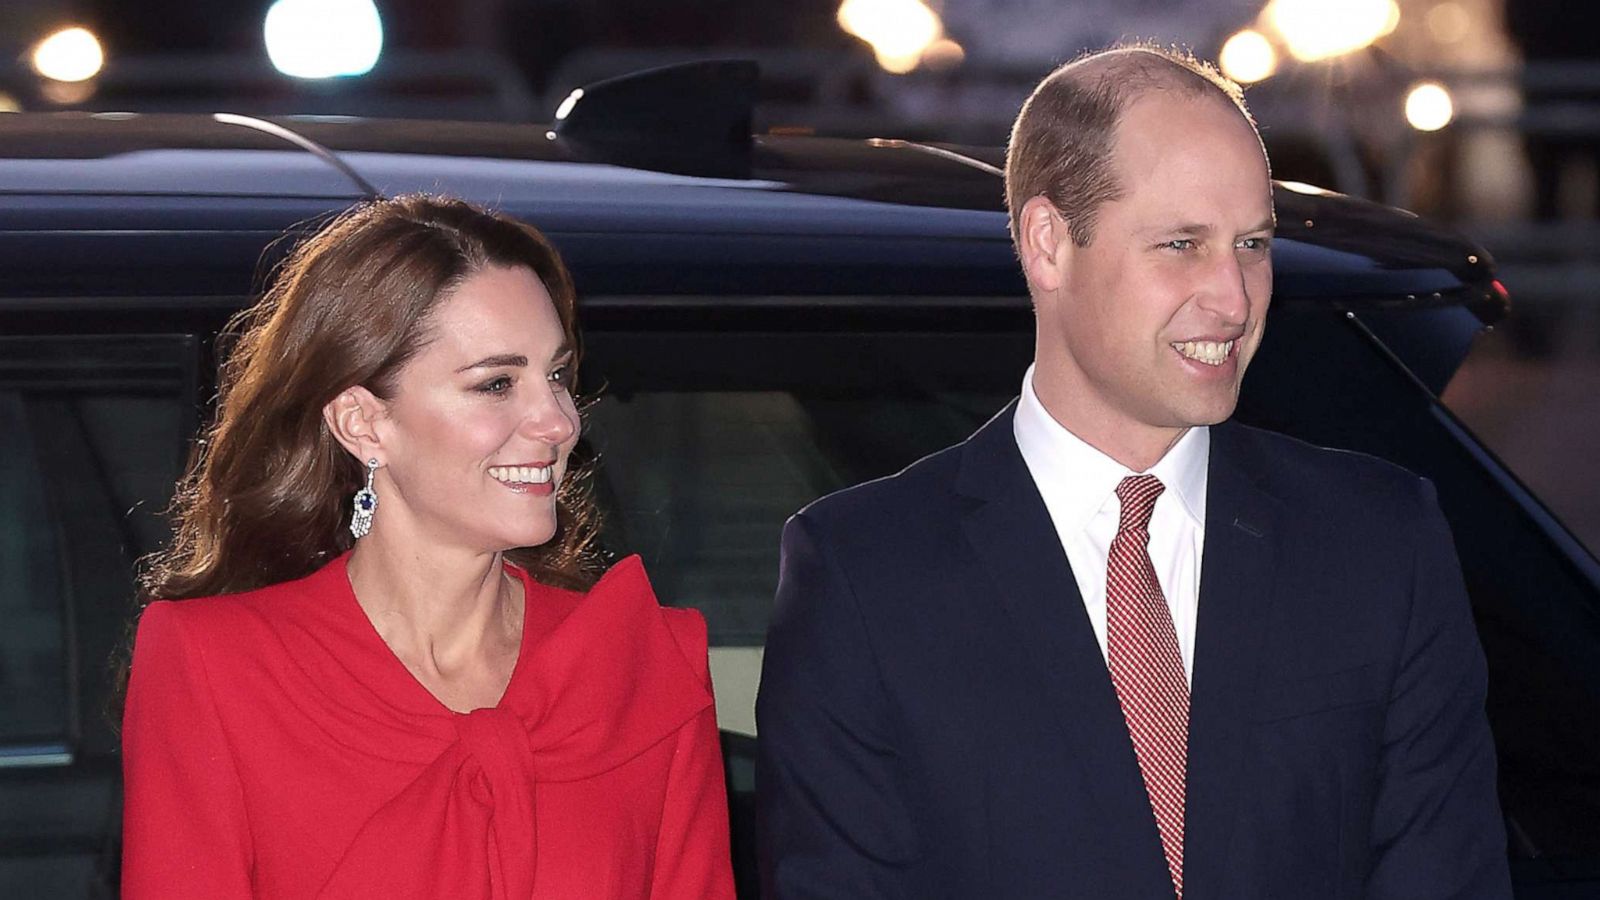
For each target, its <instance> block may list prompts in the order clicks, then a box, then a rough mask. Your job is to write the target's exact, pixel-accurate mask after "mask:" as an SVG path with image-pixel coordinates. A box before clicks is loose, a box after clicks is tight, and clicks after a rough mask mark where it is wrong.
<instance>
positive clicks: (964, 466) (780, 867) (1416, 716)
mask: <svg viewBox="0 0 1600 900" xmlns="http://www.w3.org/2000/svg"><path fill="white" fill-rule="evenodd" d="M1013 410H1014V404H1013V406H1012V407H1008V408H1007V409H1006V410H1005V411H1003V412H1002V413H1001V414H1000V415H999V416H997V417H996V418H995V419H994V420H992V421H991V422H990V423H989V424H987V425H985V426H984V427H983V428H982V429H981V430H979V431H978V432H977V433H976V434H975V435H973V437H972V438H970V439H969V440H967V441H966V442H965V443H963V444H961V445H958V446H956V447H953V448H951V449H949V450H946V451H943V452H941V453H938V454H935V455H933V456H930V457H928V458H927V459H924V460H922V461H921V462H918V463H917V464H915V465H913V466H911V467H910V468H909V469H907V470H905V471H904V472H902V473H900V474H898V475H896V476H894V477H891V478H886V479H882V480H879V481H875V482H871V483H869V484H864V485H860V486H858V487H854V488H851V489H849V490H845V491H842V492H840V493H837V494H834V495H831V496H829V497H826V498H823V499H822V500H819V501H817V502H816V503H814V504H812V505H811V506H809V507H807V508H806V509H805V510H803V511H802V512H800V513H799V514H797V515H796V516H794V518H793V519H791V520H790V521H789V523H788V525H787V526H786V528H785V529H784V535H783V561H782V572H781V577H780V580H779V587H778V596H777V605H776V608H775V610H774V614H773V619H772V625H771V630H770V633H769V636H768V639H767V648H766V658H765V662H764V668H763V673H762V679H761V692H760V697H759V700H758V702H757V723H758V734H759V740H760V755H759V762H758V769H757V790H758V804H759V822H760V836H759V840H760V851H761V856H762V881H763V889H764V890H763V896H764V897H766V898H768V900H798V898H850V900H863V898H908V900H913V898H914V900H931V898H940V897H962V898H969V897H970V898H1005V900H1021V898H1035V897H1038V898H1077V897H1082V898H1093V900H1117V898H1139V900H1150V898H1160V897H1171V896H1172V895H1173V891H1172V885H1171V882H1170V880H1169V879H1168V875H1167V869H1166V864H1165V861H1164V858H1163V856H1162V852H1161V844H1160V839H1159V836H1158V834H1157V831H1156V824H1155V817H1154V815H1153V814H1152V813H1151V810H1150V805H1149V801H1148V799H1147V797H1146V794H1145V789H1144V784H1143V782H1142V780H1141V779H1140V775H1139V770H1138V763H1137V762H1136V760H1135V758H1134V753H1133V745H1132V743H1131V741H1130V740H1129V738H1128V732H1127V727H1126V725H1125V723H1124V721H1123V718H1122V712H1121V708H1120V707H1119V706H1118V703H1117V698H1116V694H1115V692H1114V691H1113V688H1112V686H1111V679H1110V676H1109V674H1108V672H1107V669H1106V665H1105V660H1104V657H1103V655H1102V654H1101V651H1100V648H1099V647H1098V645H1097V644H1096V642H1095V638H1094V633H1093V631H1092V630H1091V628H1090V625H1089V619H1088V615H1087V614H1086V612H1085V611H1084V607H1083V602H1082V599H1081V597H1080V595H1079V592H1078V590H1077V586H1076V582H1075V580H1074V578H1073V575H1072V571H1071V569H1070V568H1069V567H1068V563H1067V559H1066V554H1065V553H1064V551H1063V550H1062V548H1061V544H1060V540H1059V539H1058V537H1057V535H1056V531H1055V528H1054V526H1053V525H1052V524H1051V521H1050V517H1049V513H1048V512H1047V511H1046V508H1045V505H1044V501H1043V499H1042V498H1041V497H1040V495H1039V491H1038V489H1037V487H1036V486H1035V485H1034V482H1033V480H1032V478H1031V477H1030V475H1029V473H1028V470H1027V467H1026V465H1025V464H1024V462H1023V459H1022V455H1021V453H1020V452H1019V451H1018V449H1017V445H1016V441H1015V438H1014V436H1013V433H1012V413H1013ZM1209 472H1210V475H1209V484H1208V488H1207V491H1208V495H1207V499H1206V532H1205V535H1206V537H1205V556H1204V559H1203V560H1202V568H1201V583H1200V604H1199V613H1198V615H1199V618H1198V624H1197V628H1196V638H1195V659H1194V679H1193V680H1194V683H1193V688H1192V693H1191V706H1190V725H1189V759H1188V792H1187V799H1186V804H1187V810H1186V819H1187V821H1186V826H1185V852H1184V882H1185V890H1184V895H1185V900H1250V898H1269V897H1270V898H1293V900H1315V898H1369V900H1433V898H1506V897H1509V896H1510V885H1509V877H1508V875H1507V867H1506V856H1505V835H1504V831H1503V825H1502V820H1501V818H1500V812H1499V807H1498V804H1497V800H1496V797H1495V761H1494V747H1493V744H1492V742H1491V739H1490V734H1489V728H1488V724H1487V721H1486V719H1485V716H1484V710H1483V707H1484V695H1485V686H1486V685H1485V672H1484V663H1483V656H1482V651H1481V649H1480V647H1479V645H1478V640H1477V635H1476V632H1475V630H1474V627H1473V623H1472V618H1471V614H1470V610H1469V608H1468V603H1467V597H1466V593H1465V590H1464V588H1463V585H1462V581H1461V574H1460V569H1459V566H1458V563H1457V560H1456V556H1455V551H1454V546H1453V543H1452V541H1451V537H1450V534H1449V530H1448V528H1447V526H1446V524H1445V522H1444V519H1443V517H1442V516H1441V514H1440V512H1439V510H1438V506H1437V503H1436V502H1435V498H1434V493H1433V488H1432V486H1431V485H1430V484H1429V483H1428V482H1427V481H1425V480H1423V479H1420V478H1417V477H1416V476H1414V475H1411V474H1409V473H1407V472H1405V471H1403V470H1401V469H1399V468H1397V467H1394V466H1392V465H1389V464H1387V463H1384V462H1381V461H1378V460H1375V459H1372V458H1370V457H1365V456H1361V455H1358V454H1353V453H1344V452H1337V451H1330V450H1323V449H1318V448H1314V447H1310V446H1308V445H1305V444H1302V443H1299V442H1297V441H1294V440H1291V439H1289V438H1286V437H1282V436H1279V435H1274V434H1270V433H1267V432H1263V431H1258V430H1255V429H1251V428H1246V427H1244V426H1240V425H1235V424H1224V425H1219V426H1216V427H1214V428H1213V429H1212V436H1211V460H1210V470H1209Z"/></svg>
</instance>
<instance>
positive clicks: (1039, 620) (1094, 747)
mask: <svg viewBox="0 0 1600 900" xmlns="http://www.w3.org/2000/svg"><path fill="white" fill-rule="evenodd" d="M1015 407H1016V404H1015V403H1013V404H1012V405H1011V406H1008V407H1007V408H1006V409H1005V410H1003V411H1002V412H1001V413H1000V414H999V415H998V416H996V417H995V418H994V419H992V420H991V421H990V422H989V423H988V424H987V425H985V426H984V427H983V428H982V429H980V430H979V431H978V433H977V434H975V435H973V436H972V438H971V439H970V440H969V441H968V442H967V445H966V452H965V455H964V457H963V460H962V469H961V474H960V475H959V476H958V478H959V480H958V482H957V489H958V492H959V493H961V494H962V495H963V496H965V497H967V498H969V500H970V502H971V506H970V508H969V510H968V511H967V514H966V516H965V519H964V521H963V523H962V525H963V528H964V530H965V533H966V537H967V540H968V542H969V543H970V544H971V546H972V548H973V550H974V551H975V552H976V553H977V555H978V557H979V559H981V560H982V562H983V573H982V574H983V575H984V576H986V577H987V580H988V583H989V584H991V585H992V586H993V589H994V596H995V597H997V598H998V600H999V603H1000V605H1001V606H1002V607H1003V608H1004V610H1005V613H1006V615H1007V616H1008V617H1009V618H1010V620H1011V623H1012V625H1013V626H1014V627H1015V630H1016V640H1017V644H1018V645H1019V646H1020V647H1021V648H1022V649H1023V652H1024V653H1025V654H1027V656H1028V657H1029V658H1030V661H1031V662H1032V664H1033V668H1034V669H1035V670H1036V671H1037V674H1038V678H1039V680H1040V682H1041V683H1042V685H1043V688H1044V689H1043V691H1042V692H1041V696H1042V697H1043V701H1044V702H1043V705H1045V706H1048V707H1049V710H1048V712H1047V714H1048V715H1051V716H1055V717H1059V721H1060V723H1061V724H1062V726H1063V727H1062V728H1061V733H1062V734H1063V735H1064V737H1065V741H1066V746H1064V747H1063V748H1062V755H1063V758H1065V759H1068V760H1070V761H1071V762H1072V764H1074V765H1076V766H1078V767H1081V769H1082V776H1083V781H1084V784H1085V785H1086V787H1087V789H1088V792H1089V795H1090V796H1091V797H1092V798H1093V799H1094V801H1095V803H1096V805H1097V807H1098V808H1097V809H1095V810H1085V811H1078V812H1077V813H1076V815H1078V816H1080V817H1083V818H1089V817H1093V821H1095V823H1096V827H1097V829H1098V831H1099V835H1100V838H1099V839H1100V841H1101V842H1102V843H1103V844H1104V845H1105V846H1107V847H1114V848H1119V849H1120V850H1122V851H1123V852H1119V853H1117V854H1114V855H1115V856H1116V857H1118V858H1121V859H1128V858H1139V857H1143V858H1145V859H1146V860H1147V862H1148V864H1147V865H1141V866H1140V867H1139V870H1140V871H1139V873H1138V877H1139V878H1141V880H1144V881H1148V886H1146V887H1145V888H1144V890H1142V891H1141V892H1140V895H1141V896H1158V895H1159V893H1158V892H1159V891H1160V890H1162V887H1163V885H1165V886H1167V888H1168V889H1169V890H1170V882H1168V880H1167V869H1166V862H1165V857H1164V856H1163V855H1162V851H1161V841H1160V835H1159V833H1158V832H1157V830H1156V825H1155V817H1154V815H1153V814H1152V813H1151V812H1150V806H1149V800H1148V799H1147V797H1146V794H1145V789H1144V781H1143V779H1142V778H1141V777H1140V775H1139V767H1138V761H1137V760H1136V759H1135V757H1134V755H1133V743H1132V741H1131V740H1130V739H1129V738H1128V730H1127V724H1126V722H1125V721H1124V720H1123V717H1122V707H1121V706H1120V705H1118V703H1117V697H1116V692H1115V690H1114V689H1113V688H1112V686H1111V676H1110V674H1109V673H1108V672H1107V670H1106V665H1105V658H1104V656H1103V655H1102V654H1101V652H1100V646H1099V644H1098V643H1097V642H1096V641H1095V637H1094V631H1093V630H1092V628H1091V627H1090V624H1089V616H1088V613H1087V612H1086V611H1085V610H1084V607H1083V597H1082V595H1081V594H1080V593H1079V592H1078V584H1077V581H1076V580H1075V579H1074V577H1073V574H1072V569H1071V567H1070V566H1069V564H1068V563H1067V557H1066V552H1065V551H1064V550H1063V549H1062V547H1061V541H1060V538H1059V537H1058V536H1057V534H1056V530H1055V526H1054V524H1053V523H1052V522H1051V520H1050V513H1049V510H1048V509H1047V508H1046V507H1045V505H1044V499H1043V498H1042V497H1041V496H1040V494H1039V490H1038V487H1037V486H1036V485H1035V484H1034V482H1033V478H1032V476H1031V475H1030V474H1029V472H1028V469H1027V464H1026V463H1025V462H1024V461H1023V459H1022V453H1021V451H1019V450H1018V449H1017V444H1016V439H1015V436H1014V433H1013V431H1012V417H1013V414H1014V412H1015ZM1070 814H1074V813H1073V812H1072V811H1068V810H1063V815H1070ZM1118 877H1119V878H1121V879H1123V880H1126V879H1128V878H1130V877H1133V874H1132V873H1129V872H1122V873H1120V874H1119V876H1118ZM1152 891H1154V892H1157V893H1152Z"/></svg>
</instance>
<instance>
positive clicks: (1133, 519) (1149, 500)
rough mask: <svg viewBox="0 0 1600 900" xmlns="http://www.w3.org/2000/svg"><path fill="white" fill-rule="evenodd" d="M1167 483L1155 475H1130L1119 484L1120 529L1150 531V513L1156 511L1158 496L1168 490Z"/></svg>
mask: <svg viewBox="0 0 1600 900" xmlns="http://www.w3.org/2000/svg"><path fill="white" fill-rule="evenodd" d="M1166 489H1167V488H1166V485H1164V484H1162V483H1161V479H1159V478H1157V477H1155V476H1154V475H1129V476H1128V477H1127V478H1124V479H1122V481H1121V482H1120V483H1118V484H1117V499H1118V500H1120V501H1122V517H1121V520H1120V521H1119V522H1118V523H1117V530H1118V531H1141V532H1149V530H1150V514H1151V513H1153V512H1155V508H1156V498H1157V497H1159V496H1161V492H1162V491H1164V490H1166Z"/></svg>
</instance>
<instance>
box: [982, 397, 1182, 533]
mask: <svg viewBox="0 0 1600 900" xmlns="http://www.w3.org/2000/svg"><path fill="white" fill-rule="evenodd" d="M1012 430H1013V433H1014V434H1015V435H1016V439H1017V448H1018V449H1019V450H1021V451H1022V458H1023V459H1024V460H1025V461H1026V462H1027V464H1028V471H1029V472H1031V473H1032V475H1033V479H1034V482H1035V483H1036V484H1037V485H1038V486H1039V491H1040V493H1041V494H1044V496H1045V499H1046V501H1047V502H1048V504H1049V506H1050V507H1051V511H1052V514H1053V515H1054V516H1056V517H1065V518H1064V520H1063V521H1060V522H1058V526H1065V528H1066V529H1068V530H1070V531H1071V532H1073V533H1077V532H1079V531H1082V530H1083V529H1085V528H1087V527H1088V525H1089V521H1090V520H1091V519H1093V518H1094V516H1095V514H1096V513H1098V512H1099V511H1100V509H1101V508H1102V507H1103V506H1105V503H1106V500H1107V499H1108V498H1109V497H1110V496H1111V495H1112V494H1113V493H1115V492H1116V489H1117V484H1118V483H1120V482H1121V481H1122V479H1124V478H1126V477H1127V476H1129V475H1136V474H1139V473H1137V472H1134V471H1133V470H1131V469H1129V468H1128V467H1127V466H1124V465H1123V464H1122V463H1119V462H1117V461H1116V460H1114V459H1112V458H1111V457H1109V456H1107V455H1106V454H1104V453H1102V452H1100V451H1099V450H1098V449H1096V448H1095V447H1093V446H1092V445H1090V444H1089V443H1088V442H1087V441H1084V440H1083V439H1082V438H1080V437H1078V436H1077V435H1075V434H1073V433H1072V432H1070V431H1068V430H1067V429H1066V428H1064V427H1062V425H1061V423H1059V422H1057V421H1056V420H1055V418H1054V417H1052V416H1051V415H1050V413H1049V411H1048V410H1046V409H1045V408H1044V404H1043V403H1041V402H1039V395H1038V394H1035V393H1034V390H1033V366H1029V367H1028V372H1027V374H1026V375H1024V376H1023V377H1022V396H1021V398H1019V399H1018V401H1017V412H1016V417H1015V420H1014V421H1013V423H1012ZM1210 457H1211V430H1210V429H1209V428H1206V427H1205V426H1203V425H1202V426H1197V427H1194V428H1190V429H1189V430H1188V431H1187V432H1185V433H1184V435H1183V437H1182V438H1180V439H1179V440H1178V442H1177V443H1176V444H1174V445H1173V446H1172V449H1170V450H1168V451H1167V453H1166V455H1165V456H1163V457H1161V459H1160V461H1159V462H1157V463H1156V464H1155V465H1154V466H1151V467H1150V470H1149V473H1150V474H1151V475H1154V476H1156V477H1157V478H1159V479H1161V483H1162V484H1163V485H1165V487H1166V490H1167V493H1168V494H1172V495H1176V496H1177V497H1178V499H1179V501H1180V505H1181V507H1182V509H1183V512H1184V513H1185V514H1186V515H1188V516H1189V518H1190V519H1192V520H1194V523H1195V524H1196V525H1197V526H1199V527H1201V528H1204V527H1205V523H1206V480H1207V478H1206V474H1207V469H1208V463H1209V461H1210Z"/></svg>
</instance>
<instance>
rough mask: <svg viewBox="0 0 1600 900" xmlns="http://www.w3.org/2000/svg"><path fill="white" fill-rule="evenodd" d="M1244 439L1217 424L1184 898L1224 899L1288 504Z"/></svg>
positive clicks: (1199, 627)
mask: <svg viewBox="0 0 1600 900" xmlns="http://www.w3.org/2000/svg"><path fill="white" fill-rule="evenodd" d="M1245 437H1246V435H1245V434H1244V433H1243V432H1242V430H1241V429H1240V428H1239V426H1236V425H1230V424H1223V425H1219V426H1216V427H1214V428H1212V430H1211V461H1210V467H1209V475H1208V482H1207V487H1206V536H1205V551H1204V558H1203V559H1202V561H1201V568H1200V606H1199V610H1198V617H1197V620H1196V626H1195V651H1194V653H1195V659H1194V685H1193V687H1192V690H1191V693H1190V702H1189V765H1188V789H1187V795H1186V803H1185V805H1186V810H1185V814H1184V854H1183V856H1184V864H1183V869H1184V878H1183V880H1184V897H1185V898H1186V900H1220V898H1221V894H1220V893H1219V892H1220V890H1221V885H1222V878H1223V875H1224V872H1225V869H1226V866H1227V856H1226V855H1227V853H1228V843H1229V839H1230V837H1231V835H1232V829H1233V825H1234V821H1235V819H1236V818H1237V816H1236V814H1235V813H1236V803H1235V798H1236V797H1237V796H1238V785H1239V781H1240V778H1241V771H1240V767H1241V766H1242V764H1243V759H1244V749H1245V742H1246V741H1247V739H1248V738H1249V730H1250V715H1251V711H1252V710H1253V709H1254V706H1255V695H1256V688H1257V680H1258V679H1257V674H1258V671H1259V667H1260V660H1261V640H1262V636H1263V634H1264V633H1265V630H1266V621H1267V618H1268V615H1269V612H1270V604H1271V599H1272V576H1273V572H1274V569H1275V568H1276V566H1277V564H1278V557H1279V554H1280V550H1279V548H1280V541H1281V539H1282V534H1281V524H1282V523H1281V521H1280V520H1281V515H1280V513H1281V509H1282V507H1281V504H1280V502H1279V501H1278V500H1277V499H1276V498H1275V497H1273V496H1272V495H1270V494H1268V493H1267V492H1266V491H1264V490H1263V489H1262V488H1261V487H1260V486H1259V485H1258V484H1257V483H1256V481H1255V480H1254V478H1252V477H1251V475H1250V474H1249V472H1250V469H1251V465H1252V461H1251V460H1250V459H1248V458H1246V457H1247V452H1246V449H1245V447H1244V445H1243V441H1244V439H1245Z"/></svg>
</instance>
